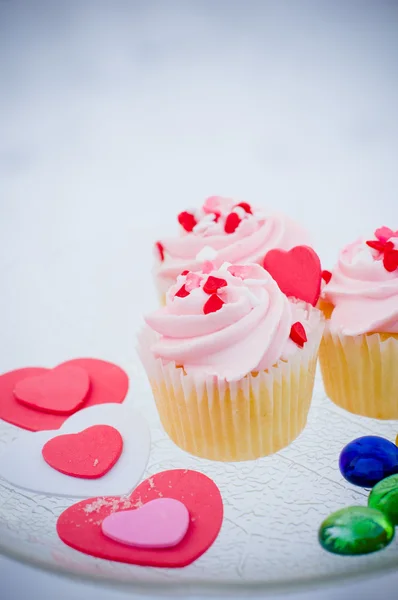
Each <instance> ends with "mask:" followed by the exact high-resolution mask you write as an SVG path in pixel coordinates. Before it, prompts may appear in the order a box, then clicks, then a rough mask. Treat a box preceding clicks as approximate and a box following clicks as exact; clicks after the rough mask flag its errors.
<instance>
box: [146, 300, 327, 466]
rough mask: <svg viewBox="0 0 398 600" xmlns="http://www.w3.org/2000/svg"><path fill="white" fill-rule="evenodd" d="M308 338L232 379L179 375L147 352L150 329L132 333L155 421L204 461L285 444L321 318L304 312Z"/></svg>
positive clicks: (302, 413) (301, 415)
mask: <svg viewBox="0 0 398 600" xmlns="http://www.w3.org/2000/svg"><path fill="white" fill-rule="evenodd" d="M311 320H312V325H311V334H310V339H309V341H308V342H307V343H306V344H305V346H304V348H303V349H302V350H299V351H297V352H296V353H295V354H294V356H292V357H291V358H290V359H289V361H287V362H285V361H282V360H281V361H279V362H278V363H277V364H276V365H275V366H274V367H271V368H270V369H269V370H268V371H264V372H260V373H251V374H249V375H247V376H246V377H244V378H243V379H242V380H240V381H238V382H226V381H224V380H219V379H218V378H217V377H208V378H205V379H204V378H203V377H199V376H195V375H190V374H187V373H186V372H185V371H184V369H183V367H179V366H177V365H176V364H175V363H171V362H169V363H167V364H163V362H162V361H161V360H160V359H155V358H154V357H153V355H152V354H151V352H150V349H149V348H150V346H151V342H152V341H153V339H154V338H153V332H151V331H149V330H145V331H143V332H142V334H141V335H140V338H139V353H140V356H141V359H142V362H143V364H144V366H145V368H146V371H147V374H148V377H149V381H150V384H151V387H152V391H153V395H154V398H155V401H156V406H157V409H158V412H159V416H160V420H161V422H162V425H163V427H164V429H165V431H166V432H167V434H168V435H169V436H170V438H171V439H172V440H173V442H175V443H176V444H177V445H178V446H180V448H182V449H183V450H186V451H187V452H190V453H191V454H194V455H196V456H200V457H202V458H207V459H211V460H220V461H242V460H252V459H255V458H259V457H261V456H266V455H269V454H273V453H274V452H277V451H278V450H280V449H281V448H284V447H285V446H288V445H289V444H290V443H291V442H292V441H293V440H294V439H295V438H296V437H297V436H298V435H299V434H300V433H301V431H302V430H303V429H304V427H305V424H306V422H307V415H308V411H309V408H310V404H311V399H312V392H313V386H314V377H315V369H316V361H317V355H318V348H319V344H320V341H321V337H322V332H323V327H324V323H323V320H322V317H321V313H319V311H317V310H314V311H313V313H312V315H311Z"/></svg>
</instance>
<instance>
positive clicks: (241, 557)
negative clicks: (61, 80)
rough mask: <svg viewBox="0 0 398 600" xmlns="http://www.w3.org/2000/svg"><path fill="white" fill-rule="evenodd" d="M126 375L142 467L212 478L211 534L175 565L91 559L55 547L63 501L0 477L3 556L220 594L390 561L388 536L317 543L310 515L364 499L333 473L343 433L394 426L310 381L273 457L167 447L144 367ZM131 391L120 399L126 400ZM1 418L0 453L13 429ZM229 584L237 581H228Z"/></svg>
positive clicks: (395, 557) (161, 590)
mask: <svg viewBox="0 0 398 600" xmlns="http://www.w3.org/2000/svg"><path fill="white" fill-rule="evenodd" d="M134 371H135V375H134V378H133V380H132V385H133V387H134V399H135V402H134V403H135V405H136V406H137V407H138V408H140V409H141V410H142V412H143V414H145V416H146V417H147V418H148V420H149V422H150V424H151V428H152V436H153V444H152V452H151V456H150V461H149V465H148V469H147V472H146V475H152V474H154V473H156V472H158V471H161V470H164V469H170V468H181V467H184V468H192V469H197V470H200V471H202V472H204V473H206V474H208V475H209V476H210V477H212V478H213V479H214V480H215V482H216V483H217V484H218V486H219V488H220V490H221V493H222V496H223V499H224V506H225V517H224V522H223V526H222V529H221V533H220V535H219V537H218V539H217V540H216V542H215V544H214V545H213V546H212V547H211V548H210V550H209V551H208V552H207V553H206V554H205V555H203V556H202V557H201V558H200V559H199V560H198V561H196V562H195V563H194V564H192V565H191V566H189V567H187V568H184V569H177V570H174V569H152V568H143V567H136V566H132V565H125V564H119V563H116V562H108V561H104V560H100V559H95V558H92V557H90V556H86V555H84V554H81V553H78V552H76V551H74V550H73V549H71V548H69V547H67V546H65V545H64V544H63V543H62V542H61V541H60V540H59V539H58V538H57V535H56V532H55V523H56V520H57V517H58V515H59V514H60V513H61V512H62V511H63V510H64V509H65V508H66V507H67V506H69V505H70V504H73V503H74V500H73V499H66V498H57V497H45V496H42V495H37V494H31V493H28V492H26V491H22V490H18V489H15V488H13V487H11V486H10V485H8V484H7V483H5V482H0V547H1V550H2V551H3V552H4V553H6V554H8V555H10V556H13V557H16V558H18V559H20V560H23V561H27V562H29V563H32V564H35V565H38V566H40V567H44V568H47V569H53V570H57V571H60V572H64V573H69V574H71V575H74V576H80V577H84V578H90V579H91V578H94V579H95V580H97V581H98V582H99V581H100V580H108V581H112V582H114V583H117V584H124V585H126V584H131V585H132V586H133V587H134V588H135V589H137V588H140V587H141V586H145V587H149V588H153V586H156V588H158V589H157V592H158V594H159V595H161V594H167V593H171V592H172V590H173V586H174V584H179V586H181V584H182V585H185V586H189V588H190V589H191V590H192V588H196V587H198V588H199V587H200V589H203V586H205V587H206V588H210V589H212V588H214V590H217V589H218V588H224V589H225V588H226V587H229V586H231V589H229V592H228V593H229V595H230V596H233V595H234V594H239V593H240V592H243V589H241V586H242V585H243V586H244V590H246V591H247V589H248V586H249V587H256V588H262V589H263V590H264V588H265V589H267V588H268V589H269V588H274V587H275V586H277V587H280V586H281V587H286V586H288V587H291V586H294V587H295V588H297V587H298V586H301V585H306V584H310V583H315V582H317V583H319V582H320V581H322V580H323V581H328V580H330V579H331V578H334V579H335V578H336V577H339V578H341V577H346V576H354V575H358V574H367V573H369V571H373V572H375V571H380V570H387V569H392V568H397V567H398V545H397V541H396V540H395V541H394V542H393V543H392V544H391V546H390V547H389V548H387V549H386V550H384V551H382V552H380V553H377V554H374V555H369V556H364V557H356V558H354V557H345V558H343V557H338V556H333V555H331V554H328V553H326V552H324V551H323V550H322V549H321V548H320V546H319V545H318V542H317V530H318V527H319V524H320V522H321V521H322V520H323V519H324V518H325V517H326V516H327V515H328V514H329V513H330V512H332V511H334V510H336V509H338V508H340V507H343V506H346V505H351V504H360V505H365V504H366V501H367V492H366V491H365V490H362V489H360V488H354V487H352V486H350V485H349V484H348V483H346V482H345V480H344V479H343V478H342V477H341V475H340V473H339V470H338V466H337V461H338V455H339V451H340V449H341V448H342V447H343V445H344V444H346V443H347V442H348V441H349V440H351V439H353V438H355V437H357V436H360V435H363V434H367V433H375V434H381V435H385V436H386V437H388V438H390V439H393V437H394V435H395V434H396V426H395V427H394V425H393V424H392V423H379V422H375V421H371V420H368V419H362V418H357V417H354V416H352V415H349V414H347V413H345V412H343V411H341V410H340V409H338V408H337V407H335V406H334V405H333V404H332V403H331V402H330V401H329V400H327V399H325V398H324V397H323V392H322V385H321V383H320V382H317V391H316V393H315V398H314V404H313V407H312V409H311V413H310V418H309V423H308V426H307V428H306V429H305V431H304V433H303V434H302V435H301V436H300V437H299V438H298V439H297V440H296V441H295V442H294V443H293V444H292V445H291V446H290V447H289V448H288V449H286V450H283V451H282V452H280V453H278V454H277V455H275V456H272V457H268V458H264V459H261V460H257V461H251V462H247V463H233V464H232V463H228V464H223V463H216V462H209V461H205V460H200V459H197V458H194V457H192V456H190V455H188V454H186V453H184V452H183V451H181V450H180V449H179V448H177V447H176V446H175V445H174V444H173V443H172V442H171V441H170V440H169V439H168V438H167V437H166V435H165V434H164V433H163V431H162V429H161V428H160V425H159V422H158V418H157V414H156V410H155V408H154V404H153V401H152V399H151V396H150V391H149V388H148V385H147V382H146V380H145V375H144V373H143V372H142V370H141V368H140V367H139V366H138V365H137V368H136V369H134ZM132 400H133V398H132V395H131V396H129V398H128V399H127V402H132ZM18 433H19V432H18V429H17V428H15V427H12V426H10V425H7V424H4V423H2V424H1V429H0V436H1V437H0V441H1V447H0V451H1V450H2V449H3V448H4V447H5V444H6V443H7V442H9V441H11V440H12V439H13V438H15V437H16V436H17V435H18ZM237 584H238V585H237Z"/></svg>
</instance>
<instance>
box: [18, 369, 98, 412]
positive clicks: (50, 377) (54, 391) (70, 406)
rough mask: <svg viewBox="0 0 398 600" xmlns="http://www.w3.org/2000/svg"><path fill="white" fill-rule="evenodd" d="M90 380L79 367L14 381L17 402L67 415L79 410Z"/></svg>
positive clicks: (56, 370)
mask: <svg viewBox="0 0 398 600" xmlns="http://www.w3.org/2000/svg"><path fill="white" fill-rule="evenodd" d="M89 388H90V379H89V377H88V375H87V372H86V371H84V369H82V368H81V367H65V366H63V367H55V369H51V370H49V371H47V372H46V373H44V374H43V375H36V376H34V377H27V378H26V379H21V380H20V381H18V382H17V384H16V386H15V388H14V396H15V397H16V399H17V400H18V401H19V402H21V403H22V404H24V405H25V406H28V407H29V408H33V409H36V410H42V411H44V412H47V413H53V414H57V415H58V414H59V415H70V414H71V413H73V412H76V410H77V409H78V408H80V407H81V406H82V405H83V403H84V400H85V398H86V396H87V394H88V391H89Z"/></svg>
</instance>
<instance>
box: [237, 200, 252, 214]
mask: <svg viewBox="0 0 398 600" xmlns="http://www.w3.org/2000/svg"><path fill="white" fill-rule="evenodd" d="M236 206H239V207H240V208H243V210H244V211H245V212H247V213H249V215H252V214H253V211H252V207H251V206H250V204H248V203H247V202H239V204H236Z"/></svg>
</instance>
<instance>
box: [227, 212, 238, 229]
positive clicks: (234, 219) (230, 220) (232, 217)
mask: <svg viewBox="0 0 398 600" xmlns="http://www.w3.org/2000/svg"><path fill="white" fill-rule="evenodd" d="M240 222H241V218H240V216H239V215H238V214H237V213H234V212H231V213H229V215H228V217H227V218H226V219H225V225H224V231H225V233H234V232H235V231H236V228H237V227H238V225H239V223H240Z"/></svg>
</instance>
